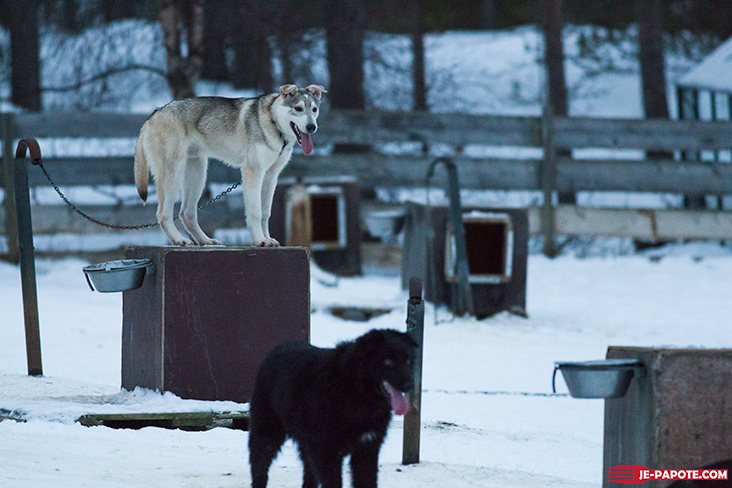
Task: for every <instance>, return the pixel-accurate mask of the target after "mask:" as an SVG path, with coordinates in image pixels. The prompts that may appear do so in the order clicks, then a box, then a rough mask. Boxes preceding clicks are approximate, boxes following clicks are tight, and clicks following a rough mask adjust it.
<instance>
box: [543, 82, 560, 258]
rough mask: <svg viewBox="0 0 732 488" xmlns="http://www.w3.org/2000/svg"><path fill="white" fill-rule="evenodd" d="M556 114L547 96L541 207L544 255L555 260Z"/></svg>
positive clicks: (544, 120)
mask: <svg viewBox="0 0 732 488" xmlns="http://www.w3.org/2000/svg"><path fill="white" fill-rule="evenodd" d="M554 134H555V127H554V113H553V109H552V106H551V102H550V101H549V96H548V95H547V96H546V101H545V102H544V113H543V114H542V117H541V142H542V146H543V148H544V160H543V162H542V165H541V190H542V193H543V194H544V202H543V203H542V206H541V234H542V236H543V237H544V245H543V250H542V251H543V253H544V255H545V256H547V257H550V258H553V257H556V255H557V250H556V248H555V245H554V237H555V236H556V220H555V218H556V216H555V208H554V201H553V200H554V189H555V188H556V184H557V148H556V146H555V145H554Z"/></svg>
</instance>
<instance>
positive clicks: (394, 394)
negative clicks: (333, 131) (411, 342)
mask: <svg viewBox="0 0 732 488" xmlns="http://www.w3.org/2000/svg"><path fill="white" fill-rule="evenodd" d="M304 149H305V146H303V150H304ZM386 389H387V391H388V392H389V397H390V398H391V409H392V410H394V413H395V414H397V415H404V414H406V413H407V411H409V401H408V400H407V397H406V396H405V395H404V393H402V392H401V391H399V390H397V389H396V388H394V387H393V386H391V384H389V383H388V382H387V383H386Z"/></svg>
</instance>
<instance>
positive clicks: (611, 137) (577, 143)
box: [556, 117, 732, 151]
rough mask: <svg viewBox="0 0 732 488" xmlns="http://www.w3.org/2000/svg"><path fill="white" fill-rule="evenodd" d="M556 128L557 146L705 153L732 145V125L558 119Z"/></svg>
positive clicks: (690, 121) (655, 120) (698, 121)
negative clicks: (704, 151) (703, 151)
mask: <svg viewBox="0 0 732 488" xmlns="http://www.w3.org/2000/svg"><path fill="white" fill-rule="evenodd" d="M556 128H557V137H556V143H557V147H568V148H585V147H599V148H609V149H645V150H652V151H675V150H687V151H702V150H725V149H729V148H730V146H732V123H730V122H708V121H700V120H661V119H600V118H586V117H557V119H556Z"/></svg>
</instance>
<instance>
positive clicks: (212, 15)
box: [201, 0, 239, 81]
mask: <svg viewBox="0 0 732 488" xmlns="http://www.w3.org/2000/svg"><path fill="white" fill-rule="evenodd" d="M231 3H232V2H231V0H226V1H219V2H216V3H213V2H207V3H206V8H205V12H204V17H205V18H204V19H203V22H204V25H205V36H204V39H203V52H204V56H203V66H202V67H201V78H204V79H206V80H213V81H231V73H230V72H229V67H228V64H227V62H226V40H227V37H228V35H229V32H230V27H231V22H230V20H231V19H232V17H234V15H235V9H234V8H233V7H232V5H231ZM237 28H239V26H238V25H237Z"/></svg>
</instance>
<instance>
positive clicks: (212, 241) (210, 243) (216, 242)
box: [200, 238, 223, 246]
mask: <svg viewBox="0 0 732 488" xmlns="http://www.w3.org/2000/svg"><path fill="white" fill-rule="evenodd" d="M200 245H201V246H223V244H221V241H220V240H218V239H211V238H208V239H206V240H205V241H201V243H200Z"/></svg>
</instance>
